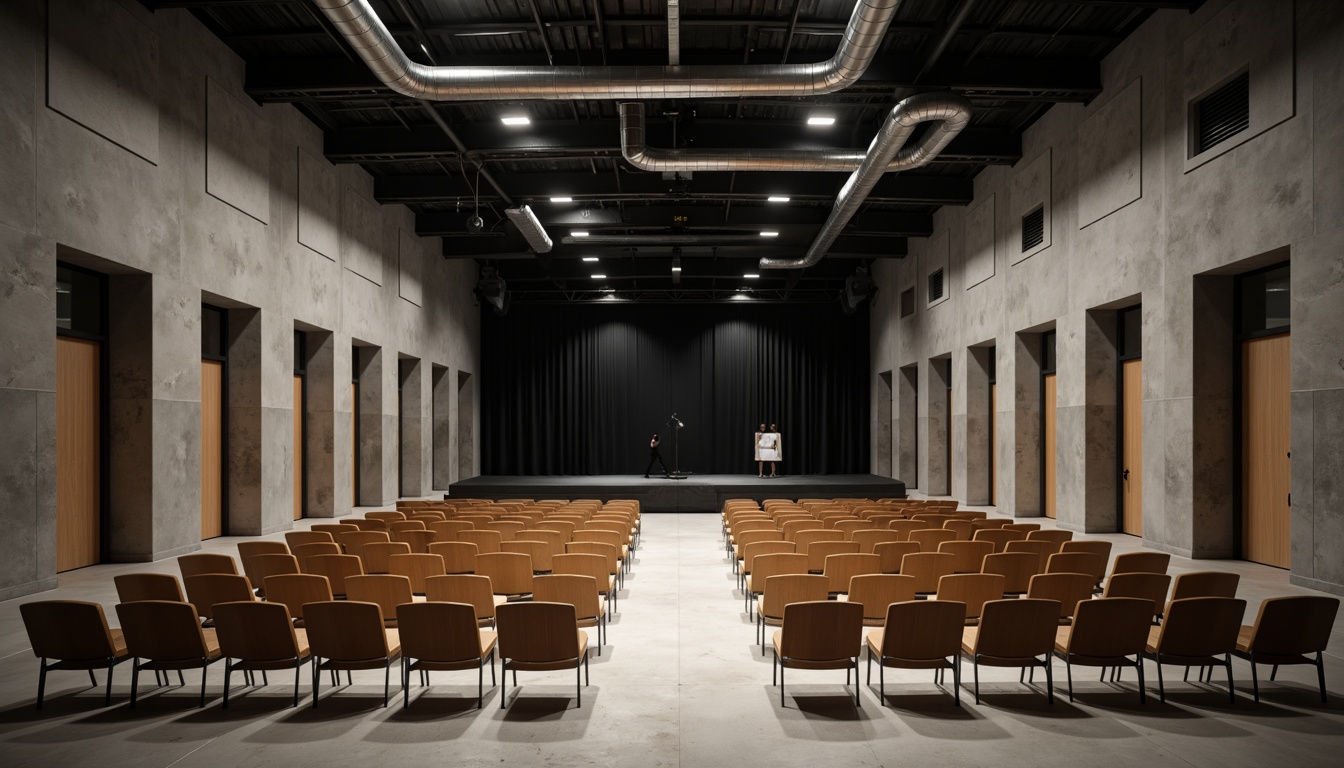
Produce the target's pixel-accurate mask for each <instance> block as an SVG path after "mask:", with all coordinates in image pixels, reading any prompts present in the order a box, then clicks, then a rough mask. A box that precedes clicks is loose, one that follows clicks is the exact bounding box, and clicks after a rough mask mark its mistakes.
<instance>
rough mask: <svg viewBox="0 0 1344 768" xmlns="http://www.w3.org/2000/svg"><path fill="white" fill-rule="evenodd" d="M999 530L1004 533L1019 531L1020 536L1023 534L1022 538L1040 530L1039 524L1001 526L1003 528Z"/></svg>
mask: <svg viewBox="0 0 1344 768" xmlns="http://www.w3.org/2000/svg"><path fill="white" fill-rule="evenodd" d="M1001 530H1005V531H1020V532H1021V533H1022V534H1024V537H1025V535H1029V534H1031V533H1034V532H1036V531H1039V530H1041V524H1040V523H1009V524H1008V525H1005V526H1003V528H1002V529H1001Z"/></svg>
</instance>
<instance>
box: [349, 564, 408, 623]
mask: <svg viewBox="0 0 1344 768" xmlns="http://www.w3.org/2000/svg"><path fill="white" fill-rule="evenodd" d="M345 596H346V599H347V600H353V601H356V602H360V603H377V604H378V607H379V608H381V609H382V611H383V621H385V622H389V623H390V621H391V620H395V619H396V617H397V606H398V605H401V604H403V603H411V602H415V597H414V596H413V595H412V594H411V580H410V579H408V578H406V577H405V576H395V575H392V574H390V573H378V574H370V575H365V576H347V577H346V579H345Z"/></svg>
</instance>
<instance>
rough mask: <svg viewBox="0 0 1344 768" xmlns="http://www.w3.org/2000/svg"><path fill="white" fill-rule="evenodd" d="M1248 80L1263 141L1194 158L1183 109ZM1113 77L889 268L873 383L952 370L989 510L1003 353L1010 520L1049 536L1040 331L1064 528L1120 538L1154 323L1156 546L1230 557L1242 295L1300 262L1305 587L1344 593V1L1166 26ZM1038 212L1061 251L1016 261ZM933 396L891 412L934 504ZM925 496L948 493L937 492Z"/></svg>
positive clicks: (884, 274) (1112, 66)
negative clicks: (977, 350) (929, 292)
mask: <svg viewBox="0 0 1344 768" xmlns="http://www.w3.org/2000/svg"><path fill="white" fill-rule="evenodd" d="M1243 68H1249V72H1250V83H1251V84H1250V90H1251V120H1250V129H1249V130H1247V131H1245V132H1244V133H1242V134H1240V135H1238V136H1237V137H1236V138H1235V139H1233V140H1230V141H1228V142H1225V143H1224V144H1221V145H1219V146H1217V147H1215V148H1214V149H1212V150H1210V151H1208V152H1206V153H1204V154H1202V155H1198V156H1196V157H1193V158H1191V157H1189V156H1188V155H1189V152H1188V146H1187V135H1188V134H1187V131H1188V126H1187V105H1188V103H1189V101H1190V100H1191V99H1194V98H1197V97H1199V96H1200V95H1202V94H1204V93H1206V92H1207V91H1208V90H1210V89H1211V88H1213V87H1216V86H1217V85H1219V84H1220V82H1222V81H1224V80H1225V79H1226V78H1228V77H1230V76H1231V75H1233V74H1235V73H1236V72H1238V71H1239V70H1241V69H1243ZM1102 79H1103V85H1104V90H1103V92H1102V93H1101V95H1100V96H1098V97H1097V98H1096V99H1095V100H1094V101H1093V102H1092V103H1090V104H1088V105H1086V106H1084V105H1059V106H1056V107H1054V108H1053V109H1051V110H1050V112H1048V113H1047V114H1046V115H1045V116H1044V117H1043V118H1041V120H1039V121H1038V122H1037V123H1036V124H1035V125H1034V126H1032V127H1031V128H1030V129H1029V130H1028V131H1027V132H1026V135H1025V136H1024V139H1023V160H1022V161H1021V162H1019V163H1018V164H1017V165H1016V166H1013V167H1011V168H1009V167H995V168H989V169H987V170H985V171H984V172H983V173H981V174H980V175H979V176H978V177H977V178H976V181H975V199H974V201H973V202H972V203H971V204H970V205H969V206H966V207H964V208H955V207H945V208H943V209H942V210H941V211H940V212H939V213H938V215H937V216H936V218H935V232H934V236H933V237H931V238H929V239H927V240H922V241H914V242H912V246H911V249H910V255H909V257H908V258H906V259H903V260H901V261H899V262H887V261H881V262H880V263H879V264H878V265H877V272H876V279H877V280H878V282H879V286H880V290H881V293H880V296H879V298H878V301H877V302H876V305H875V307H874V312H873V315H872V318H873V334H872V339H873V352H872V359H873V376H874V377H876V376H877V375H878V374H879V373H880V372H883V371H888V370H899V369H901V368H903V367H906V366H912V365H918V366H919V367H920V369H921V370H920V373H919V375H918V377H917V378H916V379H915V380H916V381H918V382H919V384H920V385H921V388H924V387H925V386H927V385H928V384H929V383H930V382H931V381H933V380H936V379H938V375H937V373H936V372H929V371H928V370H927V369H928V367H929V364H930V361H931V360H934V359H936V358H939V357H941V356H944V355H951V359H952V361H953V366H954V367H953V374H952V380H953V382H954V387H955V389H954V398H953V408H952V411H953V412H952V423H953V425H954V428H955V429H957V430H958V432H957V434H956V437H955V442H956V444H957V446H958V447H957V451H956V456H954V459H953V460H954V463H957V462H959V464H956V465H954V467H953V473H952V474H953V477H954V478H955V483H956V485H955V486H954V488H953V490H954V491H955V492H958V493H963V492H964V493H965V494H966V495H967V496H968V497H973V496H974V497H978V496H979V495H980V493H978V492H977V489H976V488H975V487H974V480H975V478H976V477H977V476H978V475H979V474H980V472H981V471H982V470H981V468H980V467H977V466H974V465H972V466H970V467H967V466H966V462H967V457H966V452H965V450H963V449H962V446H966V445H968V444H974V442H980V443H981V444H984V441H985V440H988V439H991V438H990V437H989V436H988V435H986V434H984V431H983V430H981V429H979V428H978V427H977V426H976V425H977V424H979V423H981V422H980V420H978V419H976V418H975V417H976V415H977V413H976V408H977V407H978V406H977V405H975V404H972V407H971V408H970V409H969V411H968V407H967V404H968V397H976V398H978V397H979V396H980V395H979V392H978V384H977V381H976V379H977V373H976V371H974V370H972V371H968V370H967V367H968V365H969V364H972V363H973V362H974V356H973V355H968V354H967V349H968V348H971V347H978V346H985V345H986V344H987V343H993V345H994V354H995V356H996V357H995V362H996V367H997V382H998V392H999V396H998V406H997V410H998V413H997V414H996V417H997V418H996V421H997V424H998V427H997V429H996V434H995V435H994V436H993V438H992V439H993V440H994V443H995V444H994V450H995V451H996V456H997V460H998V467H999V472H998V488H997V494H996V496H997V500H998V504H999V508H1000V509H1001V510H1003V511H1005V512H1008V513H1010V514H1013V515H1017V516H1032V515H1039V514H1040V511H1041V510H1040V493H1041V488H1040V474H1039V472H1040V470H1039V466H1040V450H1041V445H1040V441H1041V437H1040V428H1039V423H1040V414H1039V406H1038V403H1039V398H1040V393H1039V387H1040V379H1039V376H1040V373H1039V372H1040V362H1041V361H1040V336H1039V334H1040V332H1041V331H1044V330H1049V329H1054V330H1055V331H1056V333H1057V349H1058V379H1057V382H1058V449H1057V453H1056V460H1057V463H1058V473H1057V475H1058V478H1057V487H1056V489H1055V490H1056V496H1057V500H1058V507H1059V520H1060V525H1061V526H1062V527H1066V528H1071V529H1075V530H1087V531H1114V530H1116V526H1117V521H1118V513H1117V509H1116V507H1117V492H1116V489H1117V477H1116V474H1117V466H1116V453H1117V450H1118V446H1117V438H1116V426H1115V424H1116V420H1117V407H1116V406H1117V401H1116V387H1115V376H1116V369H1115V363H1114V360H1115V357H1114V355H1115V348H1114V345H1115V341H1116V340H1115V338H1114V336H1113V334H1114V325H1113V323H1114V314H1115V310H1117V309H1120V308H1123V307H1126V306H1132V305H1134V304H1138V303H1141V304H1142V307H1143V310H1142V317H1143V322H1142V328H1143V330H1142V333H1143V359H1144V367H1143V409H1144V410H1143V423H1144V448H1143V453H1144V466H1143V474H1144V493H1143V506H1144V527H1145V531H1144V534H1145V538H1146V543H1147V544H1148V545H1150V546H1153V547H1156V548H1159V549H1165V550H1168V551H1172V552H1177V553H1180V554H1184V555H1190V556H1194V557H1228V556H1231V555H1232V554H1233V550H1234V541H1233V530H1234V527H1233V526H1234V521H1235V515H1236V503H1235V497H1234V492H1233V491H1234V485H1235V483H1237V482H1238V471H1237V466H1236V457H1235V456H1234V455H1233V452H1232V445H1233V442H1232V437H1233V433H1234V424H1235V418H1234V414H1235V410H1236V407H1237V405H1236V400H1235V398H1234V392H1233V389H1232V369H1233V358H1232V356H1231V354H1232V352H1231V350H1232V349H1233V347H1232V346H1231V338H1232V337H1231V333H1232V326H1231V324H1232V317H1231V289H1232V278H1231V276H1232V275H1235V274H1237V273H1240V272H1245V271H1249V270H1251V269H1254V268H1256V267H1258V266H1262V265H1267V264H1271V263H1274V262H1276V261H1281V260H1284V259H1287V260H1289V261H1290V262H1291V265H1292V296H1293V305H1292V371H1291V380H1292V384H1291V389H1292V543H1293V553H1292V579H1293V581H1294V582H1295V583H1300V584H1304V585H1309V586H1314V587H1317V588H1323V589H1330V590H1333V591H1337V592H1344V480H1341V478H1344V429H1342V428H1344V183H1341V179H1344V128H1342V127H1341V126H1342V125H1344V90H1341V89H1340V87H1339V84H1340V83H1341V82H1344V4H1341V3H1338V2H1332V1H1331V0H1296V2H1287V1H1286V0H1210V2H1206V3H1205V4H1204V5H1203V6H1202V7H1201V8H1200V9H1199V11H1198V12H1196V13H1193V14H1191V13H1186V12H1183V11H1159V12H1157V13H1156V14H1155V15H1154V16H1153V17H1152V18H1151V19H1150V20H1149V21H1148V22H1147V23H1145V24H1144V26H1143V27H1142V28H1140V29H1139V30H1138V31H1137V32H1136V33H1135V34H1134V35H1132V36H1131V37H1130V38H1129V39H1128V40H1126V41H1125V42H1124V43H1122V44H1121V45H1120V46H1119V47H1118V48H1117V49H1116V50H1115V51H1114V52H1113V53H1112V54H1111V55H1110V56H1108V57H1107V59H1106V60H1105V62H1104V63H1103V66H1102ZM1037 206H1043V207H1044V212H1045V221H1046V238H1045V242H1044V243H1043V244H1041V245H1040V246H1036V247H1034V248H1032V249H1030V250H1028V251H1026V252H1024V251H1023V249H1022V243H1021V231H1020V230H1021V225H1020V221H1021V216H1022V215H1024V214H1026V213H1028V212H1030V211H1032V210H1033V209H1034V208H1035V207H1037ZM949 246H950V258H949V254H948V248H949ZM944 260H946V261H947V263H948V279H947V284H948V294H949V298H947V299H945V300H941V301H939V302H937V303H935V304H933V305H930V304H929V303H928V302H927V297H926V295H925V291H926V287H927V280H926V277H927V274H928V273H929V272H930V271H933V270H934V269H937V268H938V266H939V265H940V264H941V263H943V262H944ZM912 286H913V287H914V288H915V289H916V291H917V294H918V300H917V301H916V307H917V311H916V312H915V314H914V315H913V316H911V317H907V318H900V317H899V312H898V297H899V295H900V293H901V291H903V290H906V289H907V288H910V287H912ZM968 381H969V382H970V383H971V384H972V386H973V389H972V390H971V391H969V392H968V389H967V382H968ZM925 394H926V393H925V391H921V392H919V395H920V396H919V398H918V409H919V413H917V414H910V413H905V412H902V408H903V406H905V407H909V404H910V403H911V402H912V400H913V398H909V397H899V396H898V397H896V398H895V402H894V403H893V405H892V408H893V411H892V413H893V416H892V418H893V420H894V421H895V422H896V423H897V424H898V425H901V426H903V425H905V424H908V423H909V422H911V421H915V422H916V423H918V424H919V425H920V428H919V431H918V434H919V439H920V441H921V442H920V444H919V446H918V448H919V450H918V456H919V464H920V466H919V468H918V481H917V482H918V483H920V484H921V488H920V490H926V491H935V492H941V491H942V490H943V488H942V485H941V482H940V478H941V477H943V476H944V475H943V473H942V470H941V467H940V466H939V464H940V462H941V461H942V451H941V447H940V446H941V443H940V442H939V439H938V438H937V437H936V436H933V437H930V434H929V433H930V432H931V431H932V430H928V429H926V428H925V426H924V425H925V424H927V423H929V422H931V421H934V420H937V419H938V418H941V417H942V414H941V413H940V409H941V405H940V403H939V401H938V398H937V397H926V396H925ZM877 412H878V411H877V409H875V410H874V413H875V414H876V413H877ZM968 413H969V415H970V418H968V417H967V416H968ZM912 432H913V430H905V429H901V428H898V429H897V430H896V434H897V440H898V446H897V448H896V450H895V453H896V454H897V455H899V456H905V455H908V454H909V453H910V451H908V450H906V447H905V446H904V445H900V444H899V440H900V437H901V435H903V434H910V433H912ZM931 440H932V442H933V443H935V445H933V446H930V441H931ZM903 472H905V470H903ZM930 476H932V478H933V481H934V482H933V484H934V486H937V487H934V488H926V487H923V484H924V483H925V482H926V481H927V478H929V477H930ZM963 478H965V480H963ZM905 479H906V480H907V481H908V482H909V481H913V480H914V479H915V476H913V475H908V474H907V476H906V477H905ZM976 500H978V499H977V498H968V501H976Z"/></svg>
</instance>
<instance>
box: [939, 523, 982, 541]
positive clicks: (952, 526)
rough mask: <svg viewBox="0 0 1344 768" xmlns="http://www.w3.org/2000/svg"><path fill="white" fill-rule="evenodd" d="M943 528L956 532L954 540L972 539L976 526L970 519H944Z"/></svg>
mask: <svg viewBox="0 0 1344 768" xmlns="http://www.w3.org/2000/svg"><path fill="white" fill-rule="evenodd" d="M943 529H944V530H948V531H951V532H952V533H954V534H956V538H955V539H953V541H970V540H971V536H972V535H973V534H974V533H975V526H974V525H973V524H972V523H971V521H970V520H944V521H943Z"/></svg>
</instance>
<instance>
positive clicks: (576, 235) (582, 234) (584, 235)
mask: <svg viewBox="0 0 1344 768" xmlns="http://www.w3.org/2000/svg"><path fill="white" fill-rule="evenodd" d="M569 236H570V237H587V236H588V233H587V232H570V233H569Z"/></svg>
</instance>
